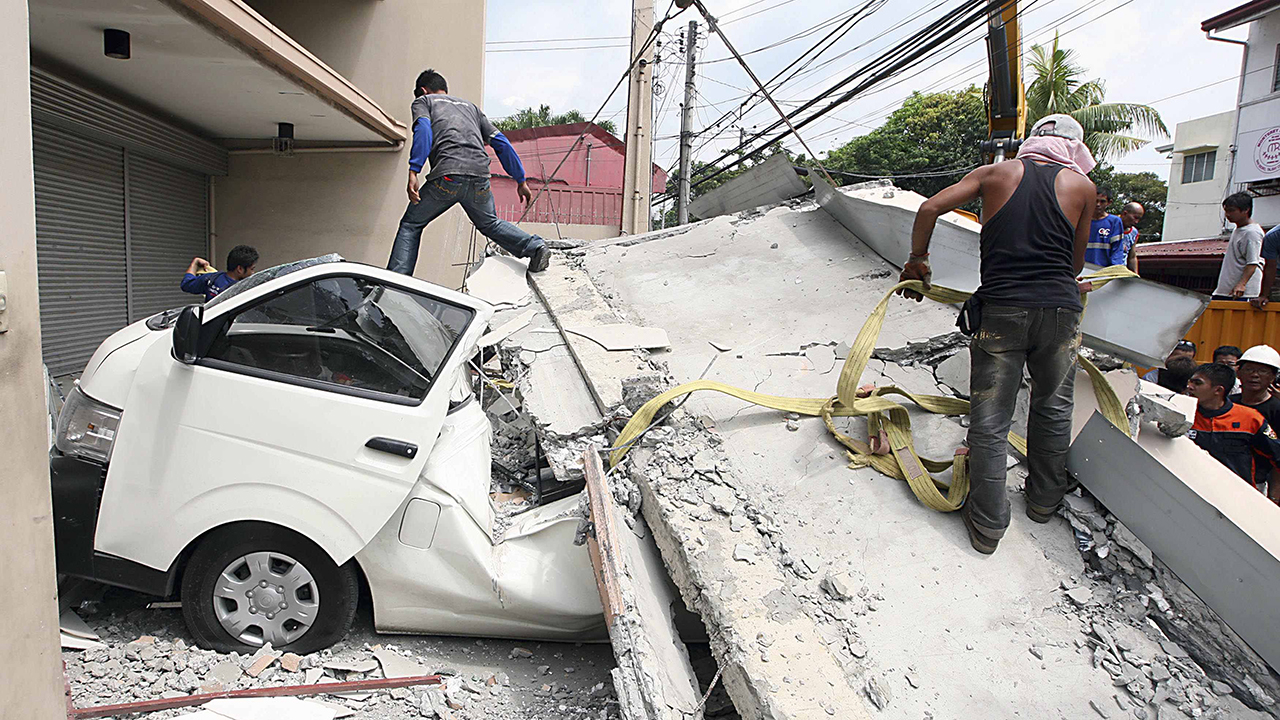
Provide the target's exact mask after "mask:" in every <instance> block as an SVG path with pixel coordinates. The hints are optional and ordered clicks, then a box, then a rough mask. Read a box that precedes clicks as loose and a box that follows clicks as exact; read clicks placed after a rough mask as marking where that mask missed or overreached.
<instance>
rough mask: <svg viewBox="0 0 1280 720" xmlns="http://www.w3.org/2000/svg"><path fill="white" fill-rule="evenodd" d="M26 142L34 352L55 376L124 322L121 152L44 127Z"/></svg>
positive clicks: (78, 365) (76, 367)
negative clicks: (30, 175)
mask: <svg viewBox="0 0 1280 720" xmlns="http://www.w3.org/2000/svg"><path fill="white" fill-rule="evenodd" d="M32 141H33V142H32V144H33V159H34V161H35V162H34V164H35V189H36V260H37V266H38V277H39V281H40V332H41V349H42V351H43V354H44V361H45V363H46V364H47V365H48V366H49V372H51V373H53V374H54V375H62V374H65V373H71V372H80V371H81V370H83V369H84V366H85V363H86V362H88V360H89V357H90V356H91V355H92V354H93V351H94V350H96V349H97V347H98V345H99V344H100V343H101V342H102V341H103V340H104V339H106V337H107V336H108V335H110V334H111V333H113V332H115V331H116V330H119V329H120V328H121V327H123V326H124V325H125V324H127V322H128V300H127V293H126V287H125V264H126V261H125V256H126V253H125V229H124V226H125V213H124V153H123V151H122V150H121V149H120V148H118V147H111V146H109V145H105V144H102V143H98V142H94V141H92V140H87V139H84V138H81V137H77V136H75V135H72V134H70V133H67V132H63V131H61V130H57V129H54V128H51V127H48V126H47V125H43V124H36V125H34V127H33V128H32ZM179 270H181V268H179Z"/></svg>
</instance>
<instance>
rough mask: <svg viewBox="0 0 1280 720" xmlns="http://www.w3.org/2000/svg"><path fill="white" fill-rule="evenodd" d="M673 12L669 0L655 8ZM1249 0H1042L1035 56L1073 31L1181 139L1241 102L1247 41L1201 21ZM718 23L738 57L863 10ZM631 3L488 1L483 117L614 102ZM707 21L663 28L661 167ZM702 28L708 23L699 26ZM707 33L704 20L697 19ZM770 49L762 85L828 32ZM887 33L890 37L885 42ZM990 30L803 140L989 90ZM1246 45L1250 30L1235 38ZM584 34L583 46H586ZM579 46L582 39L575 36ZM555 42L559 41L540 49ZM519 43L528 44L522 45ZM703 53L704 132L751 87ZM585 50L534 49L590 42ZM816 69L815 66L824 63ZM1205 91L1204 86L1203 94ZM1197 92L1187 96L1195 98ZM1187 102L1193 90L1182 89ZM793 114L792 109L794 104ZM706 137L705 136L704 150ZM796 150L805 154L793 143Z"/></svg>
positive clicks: (765, 3) (1120, 87) (816, 85)
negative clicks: (944, 97)
mask: <svg viewBox="0 0 1280 720" xmlns="http://www.w3.org/2000/svg"><path fill="white" fill-rule="evenodd" d="M657 1H658V3H659V7H658V12H659V13H662V12H663V11H664V10H665V9H666V7H667V5H668V0H657ZM1241 2H1243V0H1032V2H1026V1H1025V0H1024V2H1023V3H1022V7H1023V9H1024V18H1023V32H1024V49H1025V48H1028V47H1030V45H1032V44H1034V43H1036V42H1047V41H1051V40H1052V38H1053V32H1054V30H1055V29H1057V30H1058V31H1060V32H1061V33H1062V40H1061V44H1062V45H1063V46H1065V47H1069V48H1072V49H1074V50H1076V51H1077V53H1078V56H1079V60H1080V62H1081V63H1082V64H1083V65H1084V66H1085V67H1086V68H1087V69H1088V71H1089V75H1090V77H1095V78H1100V79H1103V80H1105V81H1106V86H1107V98H1108V99H1109V100H1112V101H1121V102H1141V103H1154V104H1155V107H1156V109H1157V110H1159V111H1160V113H1161V115H1162V116H1163V117H1164V120H1165V123H1166V124H1167V125H1168V126H1169V131H1170V133H1172V132H1173V127H1174V125H1176V124H1177V123H1178V122H1182V121H1185V120H1190V119H1193V118H1197V117H1202V116H1204V115H1211V114H1213V113H1218V112H1223V111H1226V110H1230V109H1232V108H1233V107H1234V105H1235V98H1236V89H1237V85H1236V81H1235V78H1236V77H1237V76H1238V74H1239V70H1240V53H1241V48H1240V47H1239V46H1233V45H1228V44H1225V43H1216V42H1210V41H1208V40H1206V39H1205V37H1204V34H1203V33H1202V32H1200V29H1199V28H1200V22H1201V21H1202V20H1204V19H1206V18H1208V17H1211V16H1213V15H1216V14H1218V13H1220V12H1222V11H1224V10H1228V9H1230V8H1232V7H1235V6H1237V5H1239V4H1241ZM706 4H707V6H708V8H709V9H710V10H711V12H713V13H715V14H716V15H717V16H718V17H720V18H721V24H722V27H723V29H724V31H725V33H726V34H727V35H728V36H729V39H730V41H732V42H733V44H734V45H735V46H736V47H737V49H738V50H739V51H740V52H744V53H745V52H747V51H749V50H755V49H757V48H761V47H763V46H766V45H769V44H770V43H774V42H777V41H779V40H782V39H785V38H787V37H789V36H791V35H794V34H796V33H798V32H801V31H804V30H807V29H809V28H811V27H813V26H814V25H816V24H818V23H821V22H823V21H825V20H828V19H829V18H832V17H834V16H836V15H839V14H840V13H844V12H846V11H848V10H850V9H852V8H853V7H854V6H855V5H856V4H857V3H853V2H849V1H848V0H840V1H837V0H706ZM954 5H955V0H945V2H943V3H942V7H941V8H939V9H938V10H936V11H933V12H931V13H927V14H926V15H924V16H923V17H921V18H919V19H917V20H915V21H913V22H911V23H910V24H908V25H906V26H903V27H901V28H898V29H896V30H892V31H891V32H888V33H886V31H887V30H889V29H890V28H892V27H893V26H894V25H896V24H898V23H900V22H901V21H903V20H905V19H907V18H908V17H909V16H910V15H912V14H914V13H916V12H917V11H918V10H919V9H920V8H921V7H922V6H923V4H921V3H903V2H892V1H890V2H887V3H885V4H884V6H883V7H882V8H881V9H879V10H878V11H877V12H875V13H874V14H872V15H870V16H869V17H867V18H866V19H865V20H864V21H862V22H860V23H859V24H858V25H857V26H856V27H855V28H854V29H853V30H852V31H851V32H850V33H849V34H848V35H846V36H845V37H844V38H843V39H842V41H841V42H839V43H838V44H836V45H835V46H834V47H833V48H832V49H831V50H828V51H827V52H826V53H824V54H823V55H822V56H821V57H820V58H819V59H818V62H819V63H821V62H823V61H825V60H827V59H828V58H831V57H833V56H836V55H839V54H841V53H845V52H848V54H847V55H846V56H845V57H843V58H840V59H838V60H835V61H834V62H831V63H830V64H829V65H827V66H826V67H823V68H821V69H820V70H816V71H814V72H812V73H810V74H808V75H805V76H802V77H800V78H797V80H795V81H793V82H792V83H791V84H789V85H788V86H784V87H783V89H782V90H781V91H780V92H779V93H778V95H777V97H778V99H779V100H781V101H794V100H807V99H808V98H810V97H812V96H813V95H814V94H816V93H817V92H818V91H820V90H821V89H823V88H825V87H827V86H828V85H830V84H832V83H833V82H834V81H835V80H836V79H838V78H840V77H843V75H844V74H845V73H847V72H848V71H849V70H851V69H853V68H855V67H857V66H859V65H860V64H861V62H862V61H864V60H865V59H867V58H869V57H871V56H872V55H874V54H875V53H877V52H878V51H880V50H882V49H884V48H885V47H887V46H889V45H890V44H891V43H892V42H894V41H896V40H898V39H900V38H902V37H904V36H905V35H906V34H907V33H908V32H909V31H911V30H914V29H916V28H918V27H920V26H921V25H922V24H924V23H925V22H927V21H928V20H929V19H931V18H934V17H937V16H938V15H939V14H940V13H941V12H944V11H945V10H946V9H947V8H949V7H953V6H954ZM630 10H631V3H630V2H629V0H605V1H600V0H594V1H591V0H523V1H521V2H516V1H515V0H488V27H487V40H488V43H487V44H486V49H487V52H486V70H485V97H484V107H485V111H486V112H487V113H488V114H489V115H490V116H492V117H501V116H504V115H508V114H510V113H511V112H514V111H515V110H517V109H519V108H522V107H525V106H528V105H535V106H536V105H538V104H540V103H546V104H549V105H551V107H552V108H553V109H554V110H555V111H561V110H564V109H569V108H576V109H578V110H580V111H582V113H583V114H584V115H586V116H587V117H590V116H591V115H592V113H594V112H595V110H596V108H598V107H599V106H600V103H601V102H603V101H604V99H605V97H606V96H607V95H608V93H609V91H610V89H612V88H613V86H614V83H616V82H617V80H618V77H619V76H620V74H621V73H622V71H623V70H624V69H625V67H626V65H627V62H628V59H629V57H628V49H627V47H626V43H627V40H626V39H624V38H625V37H626V36H627V35H628V34H629V33H630ZM696 17H697V16H696V15H695V14H694V11H693V10H688V11H686V12H685V13H684V14H683V15H681V16H679V17H677V18H676V19H674V20H672V21H671V22H669V23H668V24H667V26H666V28H665V33H664V47H663V50H662V53H661V54H662V56H664V60H666V61H665V62H660V63H659V66H658V75H657V77H658V78H659V81H660V83H661V84H662V85H663V86H664V88H665V93H664V94H663V95H661V96H659V97H657V98H656V99H655V115H657V117H658V121H657V129H656V137H657V138H658V141H657V143H656V150H655V162H657V163H658V164H660V165H662V166H663V167H669V166H671V164H672V163H673V162H674V161H675V157H676V153H677V152H678V147H677V141H676V136H677V135H678V133H679V129H680V117H679V115H680V113H679V104H680V99H681V95H682V93H683V83H684V67H683V64H682V62H679V61H682V56H681V55H680V53H679V52H678V48H677V41H676V38H675V36H676V35H678V34H679V33H681V32H683V31H684V29H685V27H686V26H687V24H688V21H689V20H691V19H695V18H696ZM699 19H700V18H699ZM700 27H701V30H702V33H703V34H704V35H705V32H706V26H705V23H701V22H700ZM827 30H828V28H823V29H821V30H819V31H817V32H816V33H815V34H812V35H809V36H807V37H804V38H801V39H798V40H795V41H793V42H789V43H787V44H784V45H780V46H778V47H776V48H772V49H768V50H763V51H761V52H757V53H754V54H752V55H750V56H749V57H748V58H747V59H748V62H749V63H750V64H751V67H752V69H753V70H754V71H755V72H756V74H757V75H759V76H760V77H761V78H762V79H765V78H768V77H770V76H772V75H773V74H774V73H775V72H777V71H778V70H780V69H782V68H783V67H784V66H785V65H786V64H787V63H789V62H791V60H793V59H794V58H795V57H796V56H797V55H798V54H799V53H801V52H803V51H804V50H805V49H807V48H808V47H809V46H810V45H811V44H813V43H814V42H815V41H816V40H817V39H818V38H820V37H821V36H822V35H824V34H825V33H826V32H827ZM882 33H885V34H884V35H881V34H882ZM984 33H985V31H984V30H974V31H973V37H974V38H975V41H973V42H969V43H967V45H965V46H964V48H963V49H962V50H961V51H960V52H958V53H957V54H955V55H954V57H951V58H949V59H946V60H944V61H941V62H938V63H936V64H934V65H931V66H919V67H915V68H912V69H910V70H908V71H907V72H905V73H904V74H903V75H901V76H899V77H897V78H894V79H893V80H890V81H889V83H887V84H891V85H892V86H890V87H883V86H882V88H881V89H873V90H872V91H870V92H869V93H868V94H867V95H865V96H863V97H861V98H859V99H858V100H855V101H853V102H850V103H848V104H847V105H845V106H844V107H842V108H839V109H837V110H836V111H834V112H833V113H832V114H831V115H829V116H828V117H826V118H823V119H822V120H821V121H818V122H816V123H814V124H813V125H811V126H809V127H808V128H806V130H804V131H803V134H804V136H805V139H806V140H808V141H809V144H810V145H811V146H812V147H813V149H814V150H815V151H818V152H823V151H825V150H828V149H830V148H833V147H838V146H839V145H842V144H844V143H845V142H848V141H849V140H850V139H851V138H852V137H855V136H857V135H862V134H865V133H867V132H869V131H870V130H871V129H873V128H875V127H876V126H878V125H879V124H880V123H882V122H883V121H884V118H885V116H887V115H888V114H889V113H890V112H891V111H892V110H893V109H894V108H896V107H897V106H899V105H900V104H901V101H902V99H903V98H904V97H906V96H907V95H909V94H910V92H911V91H912V90H925V91H928V90H939V89H953V88H955V89H958V88H960V87H963V86H964V85H967V84H968V83H970V82H972V83H974V84H977V85H979V86H981V85H982V83H983V82H984V78H985V75H986V62H985V49H984V45H983V43H982V42H981V40H982V37H983V35H984ZM1227 35H1228V36H1229V37H1240V38H1243V37H1244V32H1243V29H1237V30H1235V31H1233V32H1231V33H1228V34H1227ZM580 38H586V39H580ZM566 39H572V40H566ZM535 40H555V41H554V42H541V43H535V42H529V41H535ZM513 41H518V42H513ZM700 45H701V50H700V51H699V63H700V64H699V79H698V93H699V95H700V98H699V101H698V102H697V104H696V105H695V108H696V110H695V118H696V119H695V122H694V127H695V129H697V130H701V129H702V128H703V127H705V126H706V125H707V124H709V123H710V122H711V121H712V120H714V119H716V118H718V117H720V116H721V115H722V114H723V113H724V112H725V111H727V110H730V109H731V108H735V107H737V104H738V99H739V98H741V97H742V96H743V95H744V94H745V93H744V90H745V89H747V88H748V87H749V84H750V82H751V81H750V79H749V78H748V77H747V76H746V74H745V73H744V72H743V71H742V69H741V68H740V67H738V66H737V65H736V63H734V62H732V61H731V60H730V61H725V60H724V58H726V56H727V55H728V53H727V51H726V50H725V48H724V46H723V45H722V44H721V43H720V42H719V40H718V39H714V38H713V39H710V40H703V41H702V42H701V43H700ZM586 46H594V47H591V48H590V49H583V50H561V49H555V50H540V51H538V52H530V49H533V48H539V49H541V48H564V47H586ZM815 64H816V63H815ZM1205 86H1207V87H1205ZM1188 91H1190V92H1188ZM1184 93H1185V94H1184ZM625 105H626V88H625V86H624V87H623V88H622V89H620V90H619V91H618V93H617V94H616V95H615V96H614V97H613V99H612V100H610V101H609V102H608V104H607V105H606V107H605V111H604V113H603V114H602V117H605V118H613V119H614V121H615V122H618V121H619V119H620V118H621V117H622V116H623V113H624V112H625ZM784 107H787V106H786V103H785V102H784ZM775 118H776V115H774V114H773V111H772V109H770V108H769V107H768V106H767V105H766V104H761V105H760V106H759V107H757V108H756V109H755V110H753V111H751V112H749V113H748V114H747V116H746V118H745V119H743V120H742V121H741V124H742V125H744V126H745V127H747V128H750V127H751V126H753V125H758V124H761V123H768V122H772V121H773V120H774V119H775ZM737 138H738V124H727V126H726V128H725V130H724V131H723V132H722V134H721V135H720V136H718V137H716V138H713V139H711V141H710V142H707V143H706V145H705V146H704V147H702V149H701V150H699V152H698V153H697V154H696V155H695V157H698V158H699V159H703V160H710V159H712V158H713V157H714V156H715V155H716V154H718V150H722V149H727V148H729V147H732V146H733V145H734V144H736V141H737ZM704 140H705V138H699V140H698V144H701V143H702V142H703V141H704ZM1159 144H1161V142H1160V141H1157V142H1154V143H1151V144H1149V145H1148V146H1147V147H1145V148H1143V149H1142V150H1139V151H1137V152H1134V153H1131V154H1129V155H1127V156H1125V157H1122V158H1119V159H1118V160H1117V161H1116V165H1117V166H1118V168H1119V169H1121V170H1125V171H1129V172H1138V171H1143V170H1149V171H1152V172H1156V173H1158V174H1159V175H1160V176H1161V177H1167V175H1168V167H1169V165H1168V160H1167V159H1166V157H1165V156H1164V155H1162V154H1160V153H1157V152H1155V151H1154V149H1153V148H1154V146H1156V145H1159ZM788 145H789V146H791V147H793V148H796V149H799V148H798V145H796V143H795V142H794V140H792V141H790V142H789V143H788Z"/></svg>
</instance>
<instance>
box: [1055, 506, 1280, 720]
mask: <svg viewBox="0 0 1280 720" xmlns="http://www.w3.org/2000/svg"><path fill="white" fill-rule="evenodd" d="M1062 514H1063V516H1064V517H1065V518H1066V519H1067V521H1068V523H1069V524H1070V526H1071V528H1072V530H1073V532H1074V535H1075V538H1076V540H1077V547H1078V548H1079V549H1080V552H1081V555H1082V556H1083V557H1084V559H1085V562H1086V563H1087V566H1088V571H1087V574H1088V575H1089V576H1091V578H1092V579H1093V580H1094V581H1095V584H1094V585H1093V586H1092V587H1089V586H1087V585H1084V584H1081V585H1077V586H1073V587H1069V588H1066V587H1064V589H1065V591H1066V595H1067V597H1068V599H1069V600H1070V603H1069V604H1070V605H1073V606H1076V607H1078V608H1079V612H1080V613H1082V614H1083V615H1084V616H1085V617H1091V618H1093V622H1094V632H1093V635H1094V636H1095V638H1096V639H1095V640H1091V641H1090V642H1092V643H1093V645H1094V647H1095V650H1094V657H1095V660H1094V662H1095V666H1101V667H1103V668H1105V669H1106V670H1107V671H1108V672H1109V673H1111V675H1112V676H1113V678H1114V679H1115V680H1116V681H1117V687H1119V686H1120V685H1124V686H1125V687H1126V688H1128V690H1129V691H1130V696H1131V698H1133V699H1136V700H1137V701H1138V702H1139V703H1141V707H1143V708H1145V707H1146V706H1147V705H1148V704H1150V705H1157V706H1159V705H1161V703H1162V702H1167V703H1169V704H1172V705H1175V706H1176V707H1177V708H1178V709H1179V710H1180V711H1182V712H1183V713H1184V714H1187V715H1190V716H1192V717H1222V718H1225V717H1233V715H1232V714H1231V712H1230V709H1229V707H1224V700H1223V698H1222V696H1228V695H1231V696H1234V698H1235V699H1237V700H1239V701H1240V702H1241V703H1243V704H1244V705H1246V706H1248V707H1250V708H1252V709H1254V710H1259V711H1263V712H1269V713H1271V714H1273V715H1280V707H1277V698H1280V676H1277V675H1276V673H1275V672H1274V671H1272V670H1270V669H1269V668H1268V667H1267V664H1266V663H1265V662H1264V661H1263V660H1262V659H1261V658H1259V657H1258V656H1257V655H1256V654H1255V653H1253V652H1252V651H1251V650H1249V648H1248V646H1247V645H1246V644H1245V643H1244V642H1243V641H1242V640H1241V639H1240V638H1239V637H1238V636H1237V635H1236V634H1235V633H1234V632H1233V631H1232V630H1231V629H1230V628H1229V627H1227V625H1226V624H1225V623H1223V621H1222V620H1221V618H1219V617H1218V616H1217V614H1216V613H1214V612H1213V611H1212V610H1210V609H1209V608H1208V607H1207V606H1206V605H1205V604H1204V602H1203V601H1201V600H1200V599H1199V598H1198V597H1197V596H1196V595H1195V594H1194V593H1193V592H1191V590H1190V589H1189V588H1187V586H1186V584H1184V583H1183V582H1182V581H1181V580H1179V579H1178V577H1177V576H1176V575H1174V573H1173V572H1172V571H1171V570H1170V569H1169V567H1168V566H1167V565H1165V563H1164V562H1163V561H1161V560H1160V558H1158V557H1156V556H1155V555H1154V554H1153V553H1152V552H1151V550H1150V549H1149V548H1147V546H1146V545H1144V544H1143V543H1142V541H1141V540H1139V539H1138V538H1137V537H1136V536H1135V535H1134V534H1133V533H1132V532H1131V531H1130V530H1129V529H1128V528H1127V527H1125V525H1124V523H1122V522H1120V521H1119V520H1118V519H1116V517H1115V516H1114V515H1112V514H1110V513H1109V512H1108V511H1107V509H1106V508H1105V507H1104V506H1102V504H1101V503H1100V502H1098V501H1096V500H1095V499H1094V498H1092V497H1090V496H1088V495H1087V494H1085V493H1083V492H1080V491H1078V492H1077V493H1075V494H1072V495H1068V496H1067V503H1066V504H1065V505H1064V507H1063V510H1062ZM1099 623H1107V624H1109V625H1110V626H1111V627H1113V628H1114V627H1115V626H1119V625H1123V626H1125V627H1126V628H1128V629H1129V630H1130V631H1131V632H1137V633H1140V634H1142V635H1143V636H1145V637H1146V638H1148V639H1150V640H1151V641H1153V643H1154V644H1153V643H1152V642H1148V643H1146V644H1147V645H1148V649H1149V650H1150V653H1149V654H1147V655H1145V656H1141V657H1140V658H1138V660H1140V661H1135V659H1134V658H1133V656H1132V654H1133V652H1134V650H1135V648H1134V647H1125V646H1124V645H1123V644H1122V645H1120V646H1119V649H1118V650H1117V648H1116V647H1115V646H1113V645H1110V644H1108V643H1106V642H1104V643H1103V644H1099V643H1098V642H1097V640H1104V641H1107V640H1109V638H1107V636H1106V635H1105V632H1104V633H1099V632H1098V628H1099V625H1098V624H1099ZM1113 634H1114V633H1113ZM1142 677H1145V678H1146V679H1147V681H1149V682H1144V681H1141V678H1142ZM1121 679H1125V680H1129V681H1130V682H1127V683H1121V682H1119V681H1120V680H1121ZM1135 680H1136V681H1138V682H1137V683H1136V684H1135V683H1134V682H1133V681H1135ZM1135 691H1136V692H1135ZM1135 707H1136V706H1135ZM1148 717H1155V716H1154V715H1148ZM1160 717H1164V715H1161V716H1160Z"/></svg>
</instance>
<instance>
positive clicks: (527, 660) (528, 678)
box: [63, 591, 617, 720]
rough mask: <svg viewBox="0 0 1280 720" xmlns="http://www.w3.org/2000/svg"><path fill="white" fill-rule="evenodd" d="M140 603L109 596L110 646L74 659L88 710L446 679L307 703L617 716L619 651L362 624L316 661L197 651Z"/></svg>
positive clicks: (94, 618) (444, 719)
mask: <svg viewBox="0 0 1280 720" xmlns="http://www.w3.org/2000/svg"><path fill="white" fill-rule="evenodd" d="M139 597H140V596H137V595H134V594H132V593H126V592H123V591H109V592H108V594H107V595H106V597H105V599H104V600H102V601H101V603H100V606H101V607H102V611H100V612H99V613H97V614H95V615H89V616H88V618H87V619H88V622H89V624H90V625H91V626H92V627H94V629H95V630H97V632H98V633H99V634H100V635H101V639H102V642H103V643H105V646H104V647H101V648H97V649H91V650H86V651H83V652H78V651H64V652H63V661H64V662H65V664H66V674H67V678H68V681H69V684H70V689H71V699H72V701H73V702H74V704H75V706H76V707H78V708H85V707H92V706H98V705H108V704H116V703H125V702H134V701H138V700H152V699H157V698H176V697H185V696H187V695H190V694H197V693H213V692H222V691H225V690H243V689H249V688H273V687H283V686H286V685H304V684H330V683H337V682H341V681H351V680H361V679H372V678H382V677H410V676H417V675H431V674H438V675H441V676H442V679H443V683H442V684H440V685H423V686H415V687H406V688H394V689H390V690H379V691H373V692H347V693H342V692H335V693H333V694H329V695H317V696H314V697H312V698H308V699H307V701H308V702H313V703H314V702H319V703H322V704H323V705H325V706H326V707H329V708H331V709H333V710H334V711H335V712H336V714H335V715H334V717H348V716H349V717H353V718H367V719H368V720H404V719H406V718H438V719H440V720H464V719H465V718H495V719H498V720H508V719H509V720H533V719H534V718H538V719H540V720H551V719H552V718H573V719H574V720H613V719H614V718H617V700H616V696H615V695H614V693H613V686H612V682H611V681H610V680H609V668H610V667H611V666H612V658H611V657H610V654H609V651H608V648H607V647H601V646H591V645H586V646H575V645H556V644H545V643H519V642H509V641H491V640H468V639H445V638H417V637H387V636H378V635H376V634H374V633H373V631H372V628H369V627H367V626H363V627H362V626H360V625H357V627H356V628H355V629H353V630H352V632H351V634H350V635H348V637H347V639H346V640H345V641H343V642H340V643H338V644H337V645H334V646H333V647H332V648H329V649H327V650H322V651H320V652H316V653H312V654H309V655H302V656H299V655H295V654H293V653H288V652H280V651H278V650H275V649H273V648H271V647H270V646H269V645H267V646H264V647H262V648H259V649H258V650H257V651H255V652H252V653H244V654H240V653H229V654H227V653H218V652H215V651H212V650H204V649H201V648H199V647H196V646H194V645H193V644H191V643H190V641H189V640H187V639H185V638H186V634H185V629H184V627H183V625H182V623H181V621H180V620H179V618H178V614H177V613H173V612H165V611H145V610H134V609H132V608H134V607H137V604H138V603H137V600H138V598H139ZM144 628H146V629H147V630H146V632H145V633H144V631H143V630H144ZM193 709H198V708H183V709H175V710H165V711H160V712H154V713H149V714H147V715H146V716H145V717H147V718H148V720H151V718H157V719H158V718H170V717H180V716H182V715H185V714H187V713H189V712H191V711H192V710H193ZM288 717H289V716H284V717H281V718H280V720H287V718H288Z"/></svg>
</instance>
